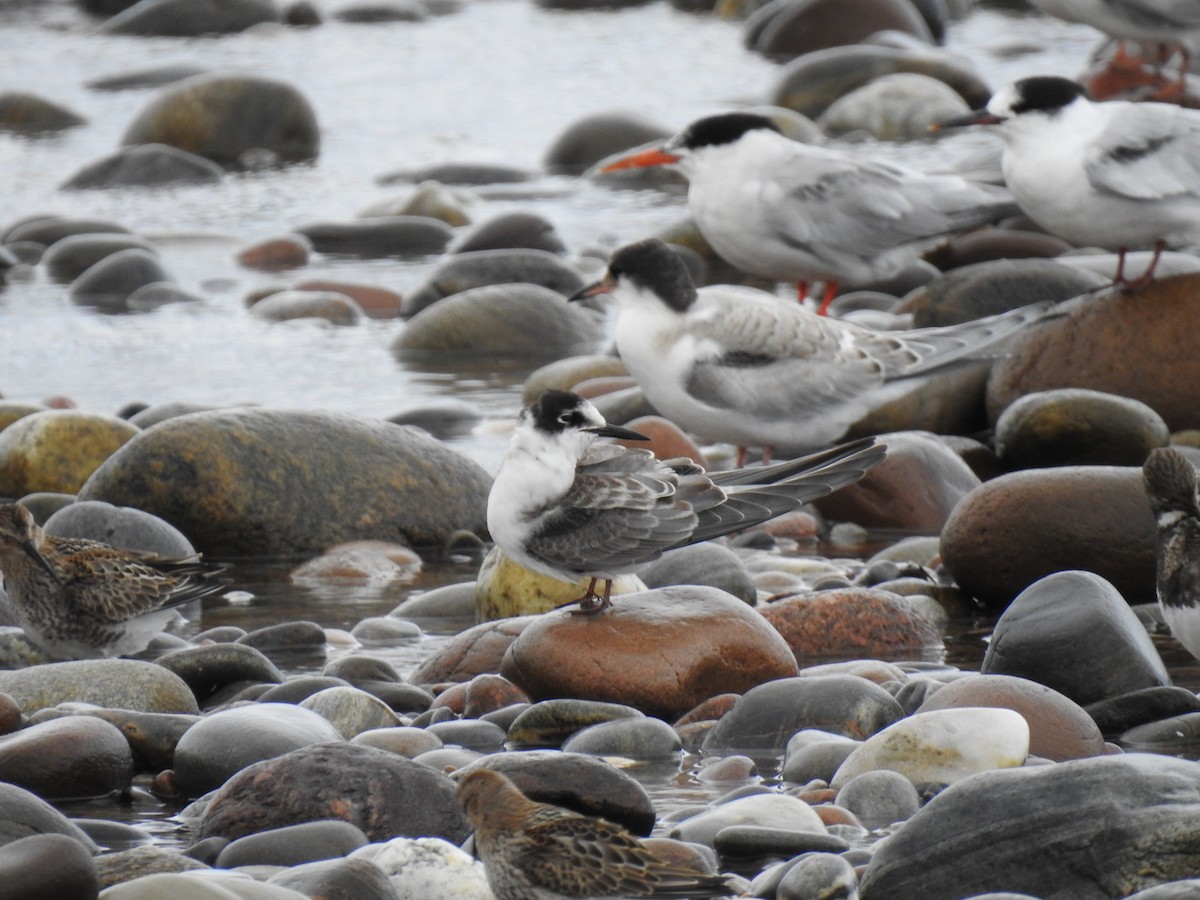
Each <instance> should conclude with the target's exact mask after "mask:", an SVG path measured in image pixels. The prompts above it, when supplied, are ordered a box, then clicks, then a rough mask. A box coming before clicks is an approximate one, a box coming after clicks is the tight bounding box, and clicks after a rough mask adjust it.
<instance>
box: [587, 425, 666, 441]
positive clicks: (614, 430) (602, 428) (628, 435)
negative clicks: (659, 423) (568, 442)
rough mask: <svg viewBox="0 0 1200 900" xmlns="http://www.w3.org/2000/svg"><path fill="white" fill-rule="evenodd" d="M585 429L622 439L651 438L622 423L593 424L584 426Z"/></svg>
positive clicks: (601, 435)
mask: <svg viewBox="0 0 1200 900" xmlns="http://www.w3.org/2000/svg"><path fill="white" fill-rule="evenodd" d="M583 431H589V432H591V433H592V434H598V435H599V436H600V437H610V438H617V439H618V440H622V441H648V440H650V438H648V437H646V435H644V434H642V433H641V432H640V431H633V430H632V429H629V428H622V427H621V426H620V425H593V426H591V427H589V428H584V429H583Z"/></svg>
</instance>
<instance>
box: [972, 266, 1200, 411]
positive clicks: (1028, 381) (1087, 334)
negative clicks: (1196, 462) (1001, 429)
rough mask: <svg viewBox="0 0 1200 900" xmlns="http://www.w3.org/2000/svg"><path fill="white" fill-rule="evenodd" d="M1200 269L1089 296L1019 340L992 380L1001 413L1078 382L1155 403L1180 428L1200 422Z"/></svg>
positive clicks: (992, 400) (991, 400)
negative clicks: (1196, 347)
mask: <svg viewBox="0 0 1200 900" xmlns="http://www.w3.org/2000/svg"><path fill="white" fill-rule="evenodd" d="M1198 285H1200V274H1192V275H1180V276H1177V277H1173V278H1164V279H1160V280H1157V281H1155V282H1154V283H1153V284H1151V285H1150V286H1149V287H1148V288H1146V289H1145V290H1144V291H1139V292H1138V293H1137V294H1125V293H1121V292H1110V293H1108V294H1105V295H1103V296H1095V297H1091V298H1089V300H1088V302H1087V303H1085V304H1081V305H1078V306H1076V307H1075V308H1074V309H1073V310H1072V311H1071V313H1070V314H1069V315H1068V316H1065V317H1064V318H1061V319H1056V320H1055V321H1053V322H1051V323H1048V324H1047V325H1046V326H1044V327H1042V328H1040V329H1038V330H1037V331H1036V332H1032V333H1030V334H1028V335H1026V336H1024V337H1023V339H1021V340H1019V341H1015V342H1013V344H1012V345H1011V348H1010V351H1011V352H1010V353H1009V355H1007V356H1006V357H1005V358H1004V359H1001V360H999V361H997V363H996V365H995V366H994V367H993V370H992V376H991V379H990V381H989V383H988V410H989V413H990V415H991V416H992V418H993V421H994V420H995V418H997V417H998V416H999V414H1000V413H1001V412H1002V411H1003V410H1004V409H1006V408H1007V407H1008V406H1009V405H1010V404H1011V403H1012V402H1013V401H1014V400H1016V399H1017V398H1018V397H1020V396H1023V395H1025V394H1030V393H1033V392H1035V391H1044V390H1051V389H1055V388H1066V387H1078V388H1089V389H1091V390H1096V391H1104V392H1106V393H1111V394H1118V395H1120V396H1122V397H1129V398H1131V399H1134V400H1140V401H1141V402H1143V403H1145V404H1147V405H1148V406H1150V407H1151V408H1152V409H1153V410H1154V411H1155V412H1157V413H1158V414H1159V415H1160V416H1162V418H1163V420H1164V421H1165V422H1166V423H1167V427H1168V428H1170V429H1171V430H1172V431H1178V430H1180V429H1183V428H1194V427H1196V426H1197V424H1200V413H1198V412H1197V411H1198V410H1200V402H1197V396H1196V385H1198V384H1200V358H1197V356H1196V355H1195V354H1194V353H1192V352H1191V349H1190V347H1191V345H1190V343H1189V341H1188V329H1189V328H1190V327H1191V325H1190V323H1192V322H1193V321H1194V318H1195V313H1196V309H1197V307H1198V305H1200V291H1198V290H1197V286H1198Z"/></svg>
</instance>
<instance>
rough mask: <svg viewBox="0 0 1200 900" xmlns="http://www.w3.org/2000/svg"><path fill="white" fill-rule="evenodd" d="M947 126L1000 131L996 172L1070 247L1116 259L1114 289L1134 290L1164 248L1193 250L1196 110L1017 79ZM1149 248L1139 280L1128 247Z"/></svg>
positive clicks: (1197, 184) (1198, 184)
mask: <svg viewBox="0 0 1200 900" xmlns="http://www.w3.org/2000/svg"><path fill="white" fill-rule="evenodd" d="M944 124H946V125H967V124H982V125H997V126H998V127H999V130H1000V134H1001V135H1002V136H1003V138H1004V155H1003V157H1002V160H1001V168H1002V169H1003V171H1004V178H1005V181H1006V182H1007V183H1008V189H1009V190H1010V191H1012V194H1013V197H1014V198H1016V201H1017V203H1018V204H1020V206H1021V208H1022V209H1023V210H1024V211H1025V213H1026V214H1027V215H1028V216H1029V217H1030V218H1031V219H1033V220H1034V221H1035V222H1037V223H1038V224H1039V225H1041V226H1042V227H1043V228H1045V229H1046V230H1047V231H1049V232H1050V233H1051V234H1054V235H1057V236H1058V237H1061V238H1063V239H1064V240H1067V241H1070V242H1071V243H1073V244H1076V245H1077V246H1094V247H1103V248H1105V249H1107V250H1115V251H1116V252H1117V253H1118V264H1117V273H1116V276H1115V278H1114V283H1116V284H1120V285H1124V286H1127V287H1130V288H1134V289H1136V288H1140V287H1144V286H1145V285H1146V284H1148V283H1149V282H1150V281H1151V280H1152V279H1153V277H1154V269H1155V267H1156V266H1157V264H1158V259H1159V257H1160V256H1161V254H1162V252H1163V251H1164V250H1166V249H1168V248H1170V249H1176V250H1187V251H1192V252H1195V251H1197V250H1198V249H1200V111H1197V110H1192V109H1184V108H1182V107H1179V106H1175V105H1172V104H1169V103H1130V102H1128V101H1124V100H1110V101H1107V102H1104V103H1093V102H1092V101H1091V100H1090V99H1089V98H1088V95H1087V91H1086V90H1085V89H1084V88H1083V86H1082V85H1080V84H1078V83H1077V82H1074V81H1071V80H1070V79H1067V78H1058V77H1055V76H1036V77H1033V78H1023V79H1021V80H1020V81H1017V82H1014V83H1013V84H1011V85H1008V86H1007V87H1005V88H1003V89H1001V90H1000V91H999V92H997V93H996V95H995V96H993V97H992V99H991V100H990V101H989V102H988V104H987V106H986V108H984V109H981V110H976V111H975V112H973V113H971V114H970V115H968V116H965V117H962V118H959V119H955V120H951V121H950V122H947V123H944ZM1137 249H1141V250H1146V249H1153V250H1154V251H1155V253H1154V257H1153V259H1152V260H1151V262H1150V265H1149V267H1148V268H1147V270H1146V271H1145V272H1144V273H1143V274H1142V275H1141V276H1139V277H1137V278H1134V279H1130V278H1128V277H1126V275H1125V254H1126V253H1127V252H1128V251H1129V250H1137Z"/></svg>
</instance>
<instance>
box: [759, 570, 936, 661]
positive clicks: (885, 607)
mask: <svg viewBox="0 0 1200 900" xmlns="http://www.w3.org/2000/svg"><path fill="white" fill-rule="evenodd" d="M762 614H763V617H764V618H765V619H766V620H767V621H768V622H770V623H771V624H772V625H774V626H775V629H776V630H777V631H778V632H779V633H780V634H781V635H783V639H784V640H785V641H787V643H788V646H789V647H791V648H792V652H793V653H794V654H795V655H796V660H797V662H798V663H800V662H806V661H809V660H812V659H814V658H821V657H827V656H831V655H836V656H845V655H852V656H862V657H872V658H880V659H895V658H903V659H910V658H912V657H913V656H919V655H920V654H921V653H922V652H928V651H930V650H936V649H937V648H940V647H941V645H942V640H941V635H940V634H939V632H938V628H937V626H936V625H934V624H933V623H932V622H930V621H929V620H928V619H927V618H925V617H924V616H923V615H921V613H920V612H918V611H917V610H916V609H914V607H913V605H912V604H911V602H910V601H909V600H908V598H906V597H901V596H900V595H898V594H893V593H891V592H890V591H882V590H877V589H873V588H846V589H845V590H836V589H835V590H827V591H815V592H812V593H809V594H801V595H799V596H795V597H785V598H783V599H781V600H775V601H773V602H772V603H769V604H768V605H766V606H764V607H762Z"/></svg>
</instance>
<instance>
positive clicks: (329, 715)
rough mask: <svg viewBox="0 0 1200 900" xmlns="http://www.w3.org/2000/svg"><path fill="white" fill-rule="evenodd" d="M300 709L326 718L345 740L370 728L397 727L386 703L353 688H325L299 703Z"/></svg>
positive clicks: (398, 720) (396, 720)
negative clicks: (308, 710)
mask: <svg viewBox="0 0 1200 900" xmlns="http://www.w3.org/2000/svg"><path fill="white" fill-rule="evenodd" d="M300 706H301V707H302V708H303V709H311V710H312V711H313V712H315V713H317V714H318V715H320V716H322V717H323V718H325V719H327V720H328V721H329V722H330V723H331V724H332V725H333V727H334V728H336V729H337V730H338V732H339V733H340V734H341V736H342V737H344V738H346V739H347V740H349V739H350V738H352V737H354V736H355V735H356V734H360V733H361V732H363V731H368V730H370V729H372V728H385V727H390V726H395V725H399V724H400V719H399V717H398V716H397V715H396V714H395V713H394V712H392V710H391V708H390V707H389V706H388V705H387V704H386V703H384V702H383V701H382V700H380V699H378V698H377V697H373V696H371V695H370V694H368V693H367V692H366V691H362V690H359V689H358V688H353V687H331V688H326V689H325V690H323V691H319V692H318V693H316V694H313V695H312V696H311V697H309V698H307V699H306V700H304V701H302V702H301V704H300Z"/></svg>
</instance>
